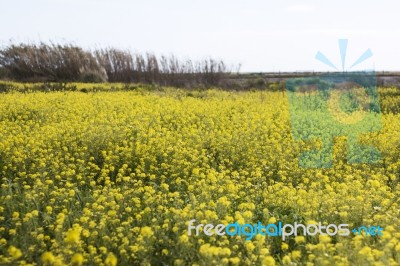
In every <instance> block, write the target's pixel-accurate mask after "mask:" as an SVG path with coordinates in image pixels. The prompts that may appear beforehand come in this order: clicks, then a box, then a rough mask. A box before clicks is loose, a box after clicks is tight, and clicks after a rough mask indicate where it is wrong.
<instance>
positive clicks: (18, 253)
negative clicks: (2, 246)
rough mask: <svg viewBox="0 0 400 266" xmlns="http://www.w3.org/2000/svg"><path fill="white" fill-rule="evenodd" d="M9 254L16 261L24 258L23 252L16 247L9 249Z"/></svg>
mask: <svg viewBox="0 0 400 266" xmlns="http://www.w3.org/2000/svg"><path fill="white" fill-rule="evenodd" d="M8 253H9V254H10V256H11V257H12V258H13V259H14V260H16V259H18V258H20V257H21V256H22V252H21V250H20V249H18V248H16V247H14V246H10V247H9V248H8Z"/></svg>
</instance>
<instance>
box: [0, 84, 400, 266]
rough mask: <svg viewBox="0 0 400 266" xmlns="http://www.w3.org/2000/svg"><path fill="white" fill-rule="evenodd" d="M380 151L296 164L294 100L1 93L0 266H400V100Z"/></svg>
mask: <svg viewBox="0 0 400 266" xmlns="http://www.w3.org/2000/svg"><path fill="white" fill-rule="evenodd" d="M380 96H381V110H382V129H381V131H379V132H375V133H371V134H365V135H363V136H362V141H364V142H366V143H373V144H374V145H375V146H376V147H377V148H378V149H379V150H380V151H381V153H382V159H381V161H379V162H378V163H374V164H348V163H347V161H346V139H345V137H339V138H337V139H336V140H335V145H334V149H333V153H334V164H333V166H332V168H321V169H306V168H301V167H299V165H298V156H299V154H300V152H301V151H303V150H305V149H307V148H310V147H311V146H312V145H318V143H315V142H317V141H312V142H306V141H296V140H294V139H293V137H292V132H291V127H290V117H289V108H288V101H287V96H286V93H283V92H260V91H251V92H226V91H219V90H207V91H182V90H177V89H168V88H166V89H163V90H158V91H152V92H150V91H145V90H137V91H110V92H108V91H101V92H89V93H82V92H79V91H76V92H51V93H45V92H29V93H21V92H10V93H5V94H0V175H1V176H0V180H1V181H0V184H1V189H0V264H1V265H275V264H276V265H400V220H399V218H400V198H399V197H400V184H399V178H400V177H399V169H400V131H399V129H400V114H399V113H400V92H399V90H396V89H380ZM192 219H196V221H197V223H203V224H206V223H213V224H219V223H223V224H224V223H233V222H235V221H238V222H239V223H250V224H252V223H257V222H258V221H260V222H263V223H264V224H267V223H275V222H277V221H282V222H285V223H293V222H295V221H297V222H303V223H312V222H314V221H317V222H318V221H321V222H323V223H326V224H330V223H336V224H340V223H347V224H349V225H350V226H359V225H380V226H381V227H383V228H384V233H383V236H379V237H372V236H367V235H353V234H351V235H349V236H334V237H330V236H328V235H325V236H322V235H316V236H297V237H290V238H288V239H287V240H285V241H282V239H281V238H279V237H269V236H261V235H257V236H256V237H254V238H253V239H251V240H246V239H245V237H242V236H236V237H230V236H226V235H225V236H216V235H213V236H206V235H204V234H202V235H199V236H194V235H192V236H188V222H189V221H190V220H192Z"/></svg>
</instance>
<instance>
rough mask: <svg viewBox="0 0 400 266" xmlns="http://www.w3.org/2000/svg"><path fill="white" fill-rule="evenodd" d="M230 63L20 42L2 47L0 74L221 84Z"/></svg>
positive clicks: (183, 84) (15, 77) (20, 77)
mask: <svg viewBox="0 0 400 266" xmlns="http://www.w3.org/2000/svg"><path fill="white" fill-rule="evenodd" d="M232 69H233V67H232V66H228V65H227V64H225V62H224V61H222V60H215V59H212V58H209V59H205V60H199V61H193V60H190V59H187V60H180V59H178V58H177V57H176V56H174V55H170V56H156V55H155V54H153V53H145V54H140V53H133V52H131V51H129V50H121V49H116V48H101V49H95V50H87V49H83V48H81V47H79V46H76V45H73V44H54V43H50V44H47V43H39V44H32V43H28V44H26V43H21V44H9V45H7V46H5V47H2V48H0V76H1V77H3V78H4V77H6V78H8V79H11V80H15V81H26V82H68V81H70V82H72V81H73V82H123V83H145V84H157V85H162V86H175V87H198V86H201V87H213V86H222V85H223V84H222V82H223V80H224V77H226V76H227V75H229V74H231V72H232Z"/></svg>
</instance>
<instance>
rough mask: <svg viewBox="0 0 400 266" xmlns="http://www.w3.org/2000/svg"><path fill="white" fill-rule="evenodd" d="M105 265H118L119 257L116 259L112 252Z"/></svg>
mask: <svg viewBox="0 0 400 266" xmlns="http://www.w3.org/2000/svg"><path fill="white" fill-rule="evenodd" d="M104 264H105V265H106V266H116V265H117V257H115V255H114V254H113V253H112V252H110V253H108V255H107V258H106V259H105V261H104Z"/></svg>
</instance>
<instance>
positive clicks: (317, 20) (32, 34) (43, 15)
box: [0, 0, 400, 72]
mask: <svg viewBox="0 0 400 266" xmlns="http://www.w3.org/2000/svg"><path fill="white" fill-rule="evenodd" d="M399 3H400V2H399V1H395V0H392V1H385V0H382V1H376V0H375V1H365V0H364V1H351V2H350V1H349V0H347V1H344V0H339V1H330V2H327V1H321V0H320V1H316V0H315V1H313V0H304V1H303V0H301V1H288V0H283V1H261V0H249V1H243V0H242V1H238V0H229V1H228V0H220V1H218V0H203V1H188V0H186V1H184V0H170V1H161V0H147V1H128V0H9V1H5V0H0V7H1V13H0V25H1V26H0V42H1V44H2V45H5V44H7V43H8V42H9V40H10V39H11V40H14V41H16V42H20V41H22V42H26V41H48V40H52V41H54V42H74V43H76V44H78V45H82V46H84V47H104V46H114V47H118V48H124V49H125V48H128V49H132V50H134V51H138V52H146V51H150V52H154V53H156V54H170V53H174V54H176V55H177V56H179V57H182V58H185V57H191V58H194V59H201V58H205V57H208V56H211V57H216V58H221V59H225V60H226V61H227V62H230V63H241V64H242V69H241V70H242V71H257V72H258V71H297V70H303V71H307V70H330V68H329V67H327V66H325V65H324V64H322V63H320V62H319V61H317V60H315V58H314V57H315V54H316V53H317V52H318V51H321V52H323V53H324V54H325V55H326V56H327V57H329V58H330V59H331V61H332V62H333V63H334V64H335V65H338V66H340V65H341V63H340V54H339V48H338V43H337V40H338V39H339V38H347V39H349V43H348V57H347V62H348V66H349V65H351V64H352V63H353V62H354V61H355V60H356V59H357V58H358V57H359V56H360V55H361V54H362V53H363V52H364V51H365V50H366V49H368V48H370V49H371V50H372V52H373V57H372V58H370V59H369V60H367V61H365V62H364V63H363V64H360V65H359V66H358V68H357V69H371V68H374V69H376V70H400V62H399V59H400V52H399V49H400V27H399V26H400V23H399V22H398V16H399V15H398V14H399V13H400V4H399Z"/></svg>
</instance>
